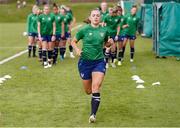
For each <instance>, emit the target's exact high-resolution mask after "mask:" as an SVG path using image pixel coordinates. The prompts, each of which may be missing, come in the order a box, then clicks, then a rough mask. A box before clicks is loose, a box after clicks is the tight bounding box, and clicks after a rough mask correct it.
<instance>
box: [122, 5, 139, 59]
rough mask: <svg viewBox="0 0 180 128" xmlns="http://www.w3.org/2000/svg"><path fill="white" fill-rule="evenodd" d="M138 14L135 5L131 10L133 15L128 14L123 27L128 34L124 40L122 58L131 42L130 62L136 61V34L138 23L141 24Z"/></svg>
mask: <svg viewBox="0 0 180 128" xmlns="http://www.w3.org/2000/svg"><path fill="white" fill-rule="evenodd" d="M136 12H137V6H136V5H133V6H132V8H131V13H130V14H127V15H126V16H125V17H124V25H123V26H122V27H123V29H124V32H125V34H126V37H125V38H124V42H123V55H122V57H124V52H125V48H126V44H127V42H128V40H129V43H130V62H133V61H134V52H135V48H134V43H135V40H136V32H137V27H138V23H139V18H138V17H137V15H136Z"/></svg>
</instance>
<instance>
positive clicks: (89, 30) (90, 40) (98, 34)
mask: <svg viewBox="0 0 180 128" xmlns="http://www.w3.org/2000/svg"><path fill="white" fill-rule="evenodd" d="M75 37H76V39H77V41H79V40H80V39H82V42H83V46H82V51H83V52H82V55H81V58H82V59H84V60H99V59H103V58H104V54H103V46H104V42H106V41H107V40H108V31H107V29H106V28H105V27H101V26H99V27H98V28H94V27H92V26H91V25H86V26H84V27H83V28H82V29H80V30H79V31H78V32H77V33H76V36H75Z"/></svg>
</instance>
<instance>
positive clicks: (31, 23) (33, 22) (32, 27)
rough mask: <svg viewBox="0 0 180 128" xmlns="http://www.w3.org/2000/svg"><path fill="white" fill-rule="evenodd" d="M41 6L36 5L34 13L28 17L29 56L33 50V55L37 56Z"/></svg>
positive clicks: (33, 9)
mask: <svg viewBox="0 0 180 128" xmlns="http://www.w3.org/2000/svg"><path fill="white" fill-rule="evenodd" d="M38 10H39V8H38V7H37V6H36V5H34V6H33V8H32V13H31V14H29V15H28V18H27V32H28V57H31V52H32V51H33V57H36V37H37V19H38Z"/></svg>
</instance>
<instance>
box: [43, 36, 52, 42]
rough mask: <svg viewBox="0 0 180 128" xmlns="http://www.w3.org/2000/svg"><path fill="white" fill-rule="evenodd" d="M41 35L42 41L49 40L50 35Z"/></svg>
mask: <svg viewBox="0 0 180 128" xmlns="http://www.w3.org/2000/svg"><path fill="white" fill-rule="evenodd" d="M41 37H42V41H46V42H51V38H52V36H51V35H45V36H41Z"/></svg>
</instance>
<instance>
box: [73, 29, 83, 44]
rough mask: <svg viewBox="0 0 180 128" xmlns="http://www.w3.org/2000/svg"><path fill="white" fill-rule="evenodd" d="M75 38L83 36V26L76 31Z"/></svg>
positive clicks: (79, 38)
mask: <svg viewBox="0 0 180 128" xmlns="http://www.w3.org/2000/svg"><path fill="white" fill-rule="evenodd" d="M75 37H76V39H77V41H79V40H81V39H82V38H83V37H84V28H82V29H80V30H79V31H78V32H77V33H76V36H75Z"/></svg>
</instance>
